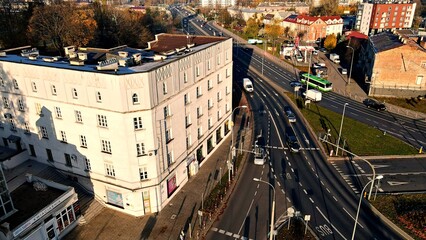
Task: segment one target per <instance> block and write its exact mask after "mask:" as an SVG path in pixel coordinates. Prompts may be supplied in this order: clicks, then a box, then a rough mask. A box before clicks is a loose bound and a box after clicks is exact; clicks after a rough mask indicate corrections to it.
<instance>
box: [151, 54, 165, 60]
mask: <svg viewBox="0 0 426 240" xmlns="http://www.w3.org/2000/svg"><path fill="white" fill-rule="evenodd" d="M166 58H167V57H166V56H163V55H155V56H154V58H153V59H154V61H160V60H161V61H163V60H166Z"/></svg>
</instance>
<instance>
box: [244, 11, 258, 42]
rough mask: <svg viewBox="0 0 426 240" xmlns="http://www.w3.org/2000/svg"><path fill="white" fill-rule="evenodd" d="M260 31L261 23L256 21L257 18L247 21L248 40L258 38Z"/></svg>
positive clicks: (245, 30)
mask: <svg viewBox="0 0 426 240" xmlns="http://www.w3.org/2000/svg"><path fill="white" fill-rule="evenodd" d="M255 16H256V15H255ZM259 29H260V24H259V22H258V21H257V19H255V17H251V18H249V19H248V20H247V23H246V26H245V28H244V33H245V35H246V36H247V37H248V38H253V37H257V35H258V34H259Z"/></svg>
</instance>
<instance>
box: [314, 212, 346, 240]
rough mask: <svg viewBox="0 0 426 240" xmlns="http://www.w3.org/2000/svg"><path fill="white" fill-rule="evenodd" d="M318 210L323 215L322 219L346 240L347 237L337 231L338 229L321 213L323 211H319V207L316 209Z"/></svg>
mask: <svg viewBox="0 0 426 240" xmlns="http://www.w3.org/2000/svg"><path fill="white" fill-rule="evenodd" d="M316 209H317V210H318V212H319V213H320V214H321V215H322V217H323V218H324V219H325V220H326V221H327V222H328V223H329V224H330V225H331V226H332V227H333V229H334V230H336V232H337V233H338V234H339V235H340V236H341V237H342V238H343V239H345V240H346V238H345V236H343V234H342V233H341V232H340V231H339V230H337V228H336V227H335V226H334V225H333V224H332V223H331V222H330V220H328V219H327V218H326V217H325V215H324V214H323V213H322V212H321V210H320V209H319V207H316Z"/></svg>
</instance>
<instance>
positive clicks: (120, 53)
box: [118, 51, 129, 58]
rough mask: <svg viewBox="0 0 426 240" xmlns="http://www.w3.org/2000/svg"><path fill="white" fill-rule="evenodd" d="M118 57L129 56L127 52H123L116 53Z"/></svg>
mask: <svg viewBox="0 0 426 240" xmlns="http://www.w3.org/2000/svg"><path fill="white" fill-rule="evenodd" d="M118 56H120V57H122V58H126V57H128V56H129V53H128V52H124V51H119V52H118Z"/></svg>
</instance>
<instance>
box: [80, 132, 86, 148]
mask: <svg viewBox="0 0 426 240" xmlns="http://www.w3.org/2000/svg"><path fill="white" fill-rule="evenodd" d="M80 147H83V148H87V141H86V136H84V135H80Z"/></svg>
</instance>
